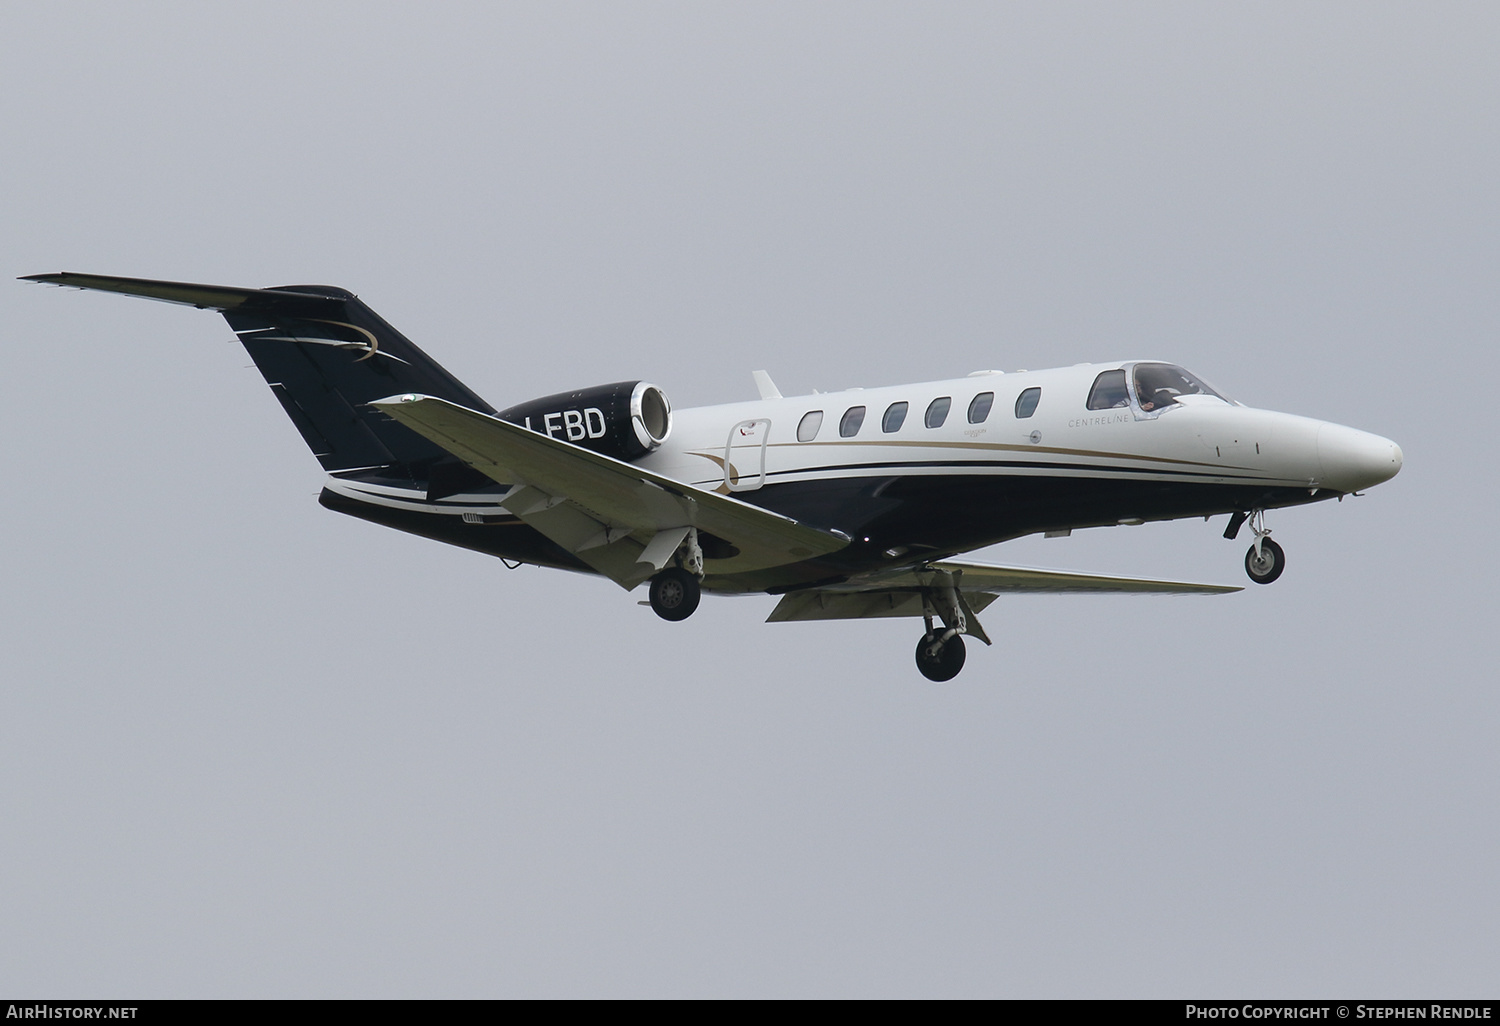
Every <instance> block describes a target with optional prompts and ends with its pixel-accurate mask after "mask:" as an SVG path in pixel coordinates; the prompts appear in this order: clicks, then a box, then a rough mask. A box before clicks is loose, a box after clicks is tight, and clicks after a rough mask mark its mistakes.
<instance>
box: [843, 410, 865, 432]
mask: <svg viewBox="0 0 1500 1026" xmlns="http://www.w3.org/2000/svg"><path fill="white" fill-rule="evenodd" d="M864 422H865V408H864V407H863V406H851V407H849V409H847V410H845V411H844V419H843V420H841V421H839V437H840V438H853V437H854V436H855V435H857V434H859V427H860V425H861V424H863V423H864Z"/></svg>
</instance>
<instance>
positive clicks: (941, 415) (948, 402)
mask: <svg viewBox="0 0 1500 1026" xmlns="http://www.w3.org/2000/svg"><path fill="white" fill-rule="evenodd" d="M1120 373H1121V374H1124V373H1125V372H1124V371H1121V372H1120ZM952 405H953V397H952V396H951V395H945V396H943V397H941V398H939V399H934V400H933V401H932V404H931V405H930V406H928V407H927V416H926V417H924V418H922V419H923V421H924V422H925V423H926V424H927V426H928V427H930V428H940V427H942V426H943V421H945V420H947V419H948V409H949V407H951V406H952Z"/></svg>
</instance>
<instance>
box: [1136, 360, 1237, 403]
mask: <svg viewBox="0 0 1500 1026" xmlns="http://www.w3.org/2000/svg"><path fill="white" fill-rule="evenodd" d="M1135 394H1136V398H1137V399H1138V400H1140V404H1141V409H1142V410H1144V411H1146V412H1147V413H1151V412H1154V411H1159V410H1164V409H1166V408H1167V407H1169V406H1171V405H1172V404H1173V403H1175V402H1177V397H1178V396H1179V395H1211V396H1213V397H1214V398H1216V399H1223V400H1224V401H1225V402H1226V403H1227V402H1229V400H1228V399H1226V398H1225V397H1224V396H1222V395H1220V394H1219V393H1218V392H1215V391H1214V390H1213V389H1211V388H1209V387H1208V386H1207V385H1206V384H1204V383H1203V382H1202V381H1199V380H1198V379H1197V378H1195V377H1193V375H1192V374H1190V373H1188V372H1187V371H1185V370H1183V369H1182V368H1181V367H1177V366H1174V365H1173V364H1170V363H1138V364H1136V365H1135Z"/></svg>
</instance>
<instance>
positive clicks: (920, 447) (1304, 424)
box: [640, 361, 1402, 498]
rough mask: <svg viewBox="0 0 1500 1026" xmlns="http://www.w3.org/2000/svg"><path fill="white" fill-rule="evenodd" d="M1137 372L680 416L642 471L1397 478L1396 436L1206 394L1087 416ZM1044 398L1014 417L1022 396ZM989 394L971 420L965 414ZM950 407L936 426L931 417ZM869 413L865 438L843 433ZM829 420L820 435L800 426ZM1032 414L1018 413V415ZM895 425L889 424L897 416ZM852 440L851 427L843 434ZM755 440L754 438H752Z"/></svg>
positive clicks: (743, 486)
mask: <svg viewBox="0 0 1500 1026" xmlns="http://www.w3.org/2000/svg"><path fill="white" fill-rule="evenodd" d="M1132 366H1133V362H1130V361H1127V362H1124V363H1109V364H1080V365H1078V366H1074V367H1064V368H1057V369H1052V370H1041V371H1017V372H1013V373H999V372H980V373H977V374H973V375H970V376H968V377H963V378H956V379H951V380H947V381H933V382H924V383H920V384H910V385H897V386H891V387H884V388H870V389H849V390H846V391H843V392H829V393H819V394H814V395H809V396H793V397H787V398H777V399H761V400H756V401H752V402H744V403H734V404H730V405H725V406H707V407H698V408H695V409H683V410H678V411H675V412H674V414H673V425H672V433H671V435H670V436H669V437H668V439H667V440H666V442H665V443H664V444H663V445H662V447H661V448H660V449H659V450H658V451H656V452H654V453H652V454H650V455H649V456H647V457H645V458H643V459H642V460H641V461H640V462H641V465H642V466H645V467H647V468H648V469H650V470H654V471H656V472H657V473H661V474H664V475H667V476H670V477H674V478H677V479H679V480H682V481H685V482H688V483H691V484H694V485H697V486H698V487H705V488H715V487H717V488H719V489H720V490H723V491H728V492H731V493H734V494H738V495H741V496H742V497H746V498H748V497H750V496H749V495H747V494H746V493H750V492H754V491H756V490H758V489H759V488H761V487H763V486H765V485H768V484H784V483H794V482H806V481H809V480H814V479H828V478H838V477H858V476H870V475H872V474H881V475H900V476H922V475H934V476H937V475H943V476H946V475H952V474H954V473H955V472H957V473H962V474H966V475H971V474H972V475H1026V474H1033V475H1045V476H1048V477H1058V476H1061V477H1088V476H1097V475H1107V476H1117V475H1119V474H1121V473H1128V474H1129V475H1130V477H1131V478H1132V479H1135V480H1152V479H1155V480H1163V481H1166V480H1170V481H1175V482H1183V483H1186V482H1199V483H1204V484H1230V483H1252V482H1253V483H1256V484H1263V485H1268V486H1275V487H1284V488H1305V489H1309V490H1328V491H1330V492H1337V493H1347V492H1353V491H1357V490H1359V489H1361V488H1367V487H1370V486H1372V485H1375V484H1378V483H1380V482H1381V481H1385V480H1387V479H1389V478H1390V477H1392V476H1394V475H1395V473H1396V472H1397V471H1398V470H1399V469H1400V467H1401V458H1402V457H1401V450H1400V448H1399V447H1398V446H1397V445H1396V444H1395V443H1394V442H1391V441H1390V440H1389V439H1385V438H1381V437H1379V436H1378V435H1373V434H1369V433H1367V432H1364V431H1358V430H1355V429H1353V428H1348V427H1343V426H1341V425H1338V424H1331V423H1327V422H1324V421H1318V420H1312V419H1310V418H1307V417H1299V416H1296V415H1293V414H1287V413H1276V412H1272V411H1268V410H1257V409H1251V408H1249V407H1246V406H1241V405H1238V404H1234V403H1231V402H1227V401H1225V400H1223V399H1220V398H1218V397H1217V396H1212V395H1189V396H1183V397H1180V398H1179V400H1178V401H1177V402H1175V403H1172V404H1171V405H1169V406H1167V407H1166V408H1164V409H1160V410H1156V411H1151V412H1148V411H1145V410H1142V409H1141V408H1140V405H1139V403H1138V401H1136V397H1135V395H1134V392H1133V390H1132V395H1131V401H1130V403H1129V405H1127V406H1122V407H1116V408H1106V409H1098V410H1090V409H1089V408H1088V406H1087V400H1088V397H1089V392H1090V387H1091V385H1092V384H1093V383H1094V381H1095V380H1096V379H1097V378H1098V376H1099V375H1100V374H1101V373H1102V372H1104V371H1108V370H1112V369H1117V368H1122V367H1123V368H1126V369H1127V370H1128V369H1129V368H1130V367H1132ZM1031 389H1039V390H1040V395H1039V397H1038V401H1037V402H1036V403H1035V406H1034V409H1032V410H1031V411H1030V412H1029V414H1028V415H1026V416H1018V411H1017V401H1018V399H1019V398H1020V397H1021V396H1022V394H1023V393H1025V392H1027V391H1028V390H1031ZM984 393H993V396H994V398H993V401H992V402H991V403H990V404H989V408H988V412H987V414H986V415H985V416H983V417H977V416H976V418H975V419H976V420H978V422H977V423H972V422H971V420H970V417H969V410H970V407H971V403H973V402H974V400H975V397H976V396H981V395H983V394H984ZM943 397H948V398H949V399H950V400H951V404H950V408H949V409H948V411H947V415H946V417H945V418H944V419H943V421H942V423H941V424H939V425H937V426H932V427H929V426H928V424H927V421H926V418H925V414H926V411H927V410H928V408H929V407H930V406H931V404H932V403H933V402H934V401H935V400H940V399H941V398H943ZM903 402H904V403H906V404H907V410H906V415H905V417H904V419H903V420H902V422H901V424H900V425H899V427H896V429H895V430H891V431H886V430H884V427H885V426H888V424H886V423H883V421H884V418H885V415H886V411H887V410H888V409H889V408H890V407H891V405H892V404H894V403H903ZM856 407H864V416H863V419H862V422H861V423H860V425H859V426H858V428H857V430H854V431H852V432H850V433H849V434H848V435H847V436H845V435H843V434H841V432H840V425H841V422H843V421H844V418H845V416H846V414H847V413H848V411H849V410H851V409H853V408H856ZM817 411H821V412H822V421H821V424H820V425H819V427H818V430H817V431H816V433H814V434H811V437H809V432H807V431H806V430H804V432H803V435H802V438H801V439H799V436H798V434H797V430H798V426H799V424H802V423H803V422H804V418H805V417H807V416H808V415H809V414H810V413H815V412H817ZM1022 412H1024V408H1023V411H1022ZM893 419H894V418H893ZM846 430H847V429H846ZM747 432H749V433H748V434H747Z"/></svg>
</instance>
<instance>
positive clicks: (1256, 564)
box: [1245, 538, 1286, 584]
mask: <svg viewBox="0 0 1500 1026" xmlns="http://www.w3.org/2000/svg"><path fill="white" fill-rule="evenodd" d="M1285 569H1286V553H1285V552H1282V551H1281V546H1280V545H1277V544H1276V543H1275V542H1273V541H1272V540H1271V539H1269V538H1262V539H1261V542H1260V555H1259V556H1258V557H1257V556H1256V554H1255V546H1254V545H1252V546H1250V551H1248V552H1246V553H1245V573H1247V574H1249V575H1250V579H1251V580H1252V581H1254V582H1255V583H1256V584H1270V583H1271V582H1272V581H1274V580H1276V578H1278V577H1280V576H1281V571H1283V570H1285Z"/></svg>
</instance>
